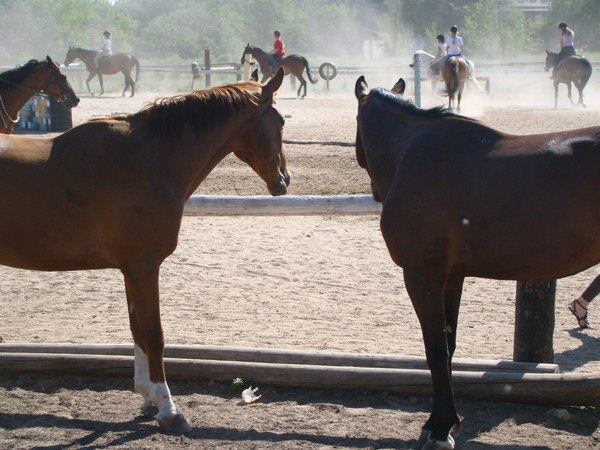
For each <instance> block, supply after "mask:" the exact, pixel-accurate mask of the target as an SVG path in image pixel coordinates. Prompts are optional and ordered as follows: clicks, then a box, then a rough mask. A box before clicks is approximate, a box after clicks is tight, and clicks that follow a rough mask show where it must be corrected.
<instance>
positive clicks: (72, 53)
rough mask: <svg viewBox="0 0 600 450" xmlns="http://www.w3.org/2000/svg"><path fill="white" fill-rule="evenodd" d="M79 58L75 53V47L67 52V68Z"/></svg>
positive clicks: (71, 47)
mask: <svg viewBox="0 0 600 450" xmlns="http://www.w3.org/2000/svg"><path fill="white" fill-rule="evenodd" d="M75 58H77V54H76V52H75V47H73V46H70V47H69V50H67V56H65V63H64V64H65V67H68V66H69V64H71V63H72V62H73V61H75Z"/></svg>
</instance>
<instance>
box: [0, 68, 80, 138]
mask: <svg viewBox="0 0 600 450" xmlns="http://www.w3.org/2000/svg"><path fill="white" fill-rule="evenodd" d="M35 94H45V95H47V96H49V97H52V98H55V99H56V100H58V101H59V102H60V103H62V104H63V105H64V106H66V107H67V108H72V107H74V106H77V104H78V103H79V98H78V97H77V95H76V94H75V92H74V91H73V88H71V85H70V84H69V81H68V80H67V77H66V76H65V74H64V73H62V72H61V70H60V67H59V66H58V64H56V63H55V62H54V61H53V60H52V58H50V56H46V59H45V60H44V61H37V60H35V59H32V60H30V61H29V62H28V63H26V64H25V65H23V66H21V67H18V68H16V69H10V70H7V71H5V72H2V73H0V133H3V134H11V133H12V131H13V129H14V127H15V124H16V123H17V122H18V121H19V118H18V115H19V111H20V110H21V108H23V106H24V105H25V103H27V101H28V100H29V99H30V98H31V97H33V96H34V95H35Z"/></svg>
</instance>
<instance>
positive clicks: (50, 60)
mask: <svg viewBox="0 0 600 450" xmlns="http://www.w3.org/2000/svg"><path fill="white" fill-rule="evenodd" d="M46 62H47V63H48V64H52V65H54V61H52V58H50V55H46Z"/></svg>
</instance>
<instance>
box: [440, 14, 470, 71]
mask: <svg viewBox="0 0 600 450" xmlns="http://www.w3.org/2000/svg"><path fill="white" fill-rule="evenodd" d="M450 33H452V36H450V37H449V38H448V39H447V40H446V49H447V50H448V56H446V58H445V59H444V64H446V62H447V61H448V58H450V57H451V56H462V57H463V58H464V60H465V61H466V63H467V69H468V71H469V78H470V77H472V76H473V63H472V62H471V61H469V60H468V59H467V58H465V57H464V55H463V54H462V52H463V51H464V49H465V46H464V43H463V39H462V37H460V36H459V35H458V27H457V26H456V25H452V26H451V27H450Z"/></svg>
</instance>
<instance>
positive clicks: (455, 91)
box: [442, 56, 469, 112]
mask: <svg viewBox="0 0 600 450" xmlns="http://www.w3.org/2000/svg"><path fill="white" fill-rule="evenodd" d="M468 76H469V73H468V68H467V62H466V61H465V59H464V58H463V57H462V56H450V57H449V58H448V60H447V61H446V64H444V68H443V69H442V78H444V83H446V95H448V109H449V110H452V108H453V105H456V110H457V111H459V112H460V100H461V98H462V92H463V89H464V88H465V81H467V77H468Z"/></svg>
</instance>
